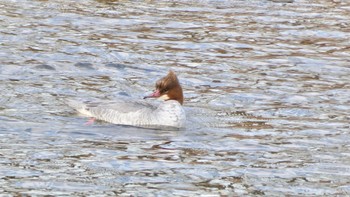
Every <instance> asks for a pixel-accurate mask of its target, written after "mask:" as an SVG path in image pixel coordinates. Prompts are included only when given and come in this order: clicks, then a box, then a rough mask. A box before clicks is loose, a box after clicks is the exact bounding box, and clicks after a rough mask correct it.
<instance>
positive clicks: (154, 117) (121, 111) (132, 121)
mask: <svg viewBox="0 0 350 197" xmlns="http://www.w3.org/2000/svg"><path fill="white" fill-rule="evenodd" d="M150 98H154V99H158V100H160V101H161V102H160V104H159V105H158V106H156V105H154V104H151V103H147V102H145V100H141V99H140V100H136V101H132V100H130V99H115V100H113V101H110V102H102V103H88V102H83V101H78V100H72V99H69V100H66V104H67V105H68V106H70V107H71V108H73V109H75V110H76V111H78V112H79V113H81V114H82V115H85V116H88V117H90V118H91V119H90V120H92V121H90V122H93V121H94V120H96V119H97V120H102V121H105V122H109V123H112V124H117V125H128V126H136V127H147V128H165V127H166V128H176V129H180V128H184V127H185V122H186V114H185V110H184V108H183V102H184V96H183V91H182V87H181V85H180V82H179V80H178V78H177V76H176V74H175V72H174V71H172V70H170V71H169V72H168V74H167V75H166V76H164V77H162V78H161V79H159V80H158V81H156V83H155V89H154V91H153V92H152V93H151V94H149V95H147V96H145V97H144V98H143V99H150Z"/></svg>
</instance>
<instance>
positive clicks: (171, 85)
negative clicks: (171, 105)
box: [144, 71, 184, 105]
mask: <svg viewBox="0 0 350 197" xmlns="http://www.w3.org/2000/svg"><path fill="white" fill-rule="evenodd" d="M146 98H159V99H162V100H165V101H167V100H176V101H178V102H179V103H180V104H181V105H182V104H183V100H184V97H183V93H182V88H181V86H180V83H179V80H178V79H177V77H176V74H175V73H174V72H173V71H169V73H168V75H167V76H165V77H163V78H161V79H159V80H158V81H157V83H156V89H155V91H154V92H153V93H152V94H151V95H149V96H146V97H144V99H146Z"/></svg>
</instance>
